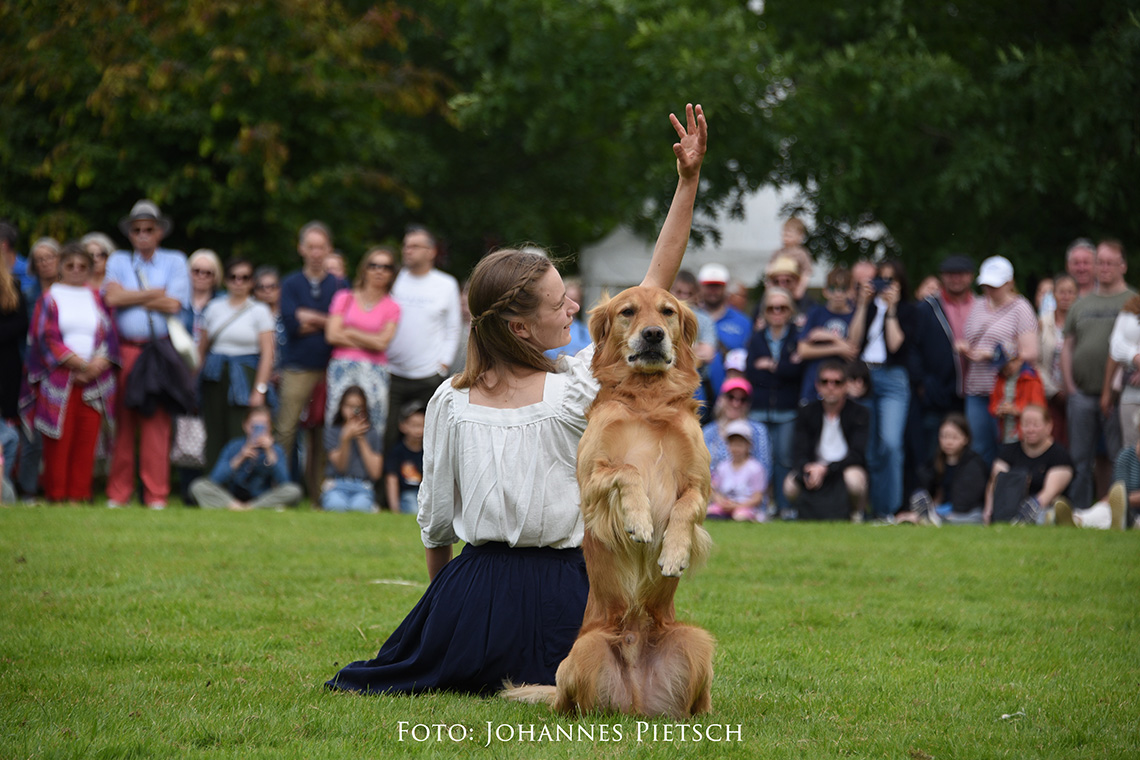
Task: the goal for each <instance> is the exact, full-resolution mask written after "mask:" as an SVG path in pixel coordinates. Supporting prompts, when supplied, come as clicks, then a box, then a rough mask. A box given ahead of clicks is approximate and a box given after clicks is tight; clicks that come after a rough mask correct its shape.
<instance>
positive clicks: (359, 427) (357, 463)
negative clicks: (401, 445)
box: [321, 385, 384, 512]
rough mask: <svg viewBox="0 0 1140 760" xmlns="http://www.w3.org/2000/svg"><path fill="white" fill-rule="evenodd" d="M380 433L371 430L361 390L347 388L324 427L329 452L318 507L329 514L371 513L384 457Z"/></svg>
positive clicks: (355, 387) (326, 447) (351, 386)
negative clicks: (331, 417)
mask: <svg viewBox="0 0 1140 760" xmlns="http://www.w3.org/2000/svg"><path fill="white" fill-rule="evenodd" d="M380 436H381V431H379V430H377V429H376V428H374V427H372V423H371V422H370V421H369V417H368V400H367V399H366V398H365V396H364V390H363V389H361V388H360V386H357V385H350V386H349V387H348V388H346V389H345V391H344V394H343V395H341V397H340V405H339V406H338V407H337V410H336V416H335V417H333V420H332V424H331V425H329V426H328V427H326V428H325V451H327V452H328V465H327V468H326V470H325V472H326V479H325V482H324V484H323V485H322V486H321V507H322V508H323V509H326V510H328V511H330V512H374V511H376V509H377V508H376V492H375V490H374V487H373V483H375V482H376V481H377V480H379V479H380V472H381V469H382V468H383V466H384V457H383V455H382V454H381V453H380V452H381V451H382V450H383V446H384V444H383V443H382V442H381V439H380Z"/></svg>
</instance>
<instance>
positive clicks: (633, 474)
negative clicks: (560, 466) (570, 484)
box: [581, 462, 653, 547]
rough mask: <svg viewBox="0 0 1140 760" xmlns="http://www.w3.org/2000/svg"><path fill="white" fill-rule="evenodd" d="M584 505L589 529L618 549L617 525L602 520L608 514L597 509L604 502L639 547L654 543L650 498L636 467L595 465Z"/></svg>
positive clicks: (600, 463) (586, 487) (584, 491)
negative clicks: (597, 505)
mask: <svg viewBox="0 0 1140 760" xmlns="http://www.w3.org/2000/svg"><path fill="white" fill-rule="evenodd" d="M581 498H582V506H583V512H584V515H583V516H584V517H585V521H586V527H588V528H590V529H591V530H593V531H594V533H595V535H597V536H598V538H599V539H600V540H602V541H603V542H604V543H605V544H606V545H607V546H610V547H617V546H619V545H620V544H618V542H617V536H618V533H617V530H616V527H617V526H616V525H614V524H612V523H609V524H605V523H602V522H601V521H602V520H604V519H605V517H606V515H604V514H597V513H598V512H600V511H601V510H599V509H598V508H597V507H596V506H593V505H596V504H598V503H601V502H602V500H603V499H604V500H605V501H606V503H608V504H609V506H610V509H609V510H608V514H609V517H610V519H611V520H617V519H619V518H620V520H621V528H622V530H624V531H625V532H626V533H627V534H628V535H629V537H630V538H632V539H633V540H634V541H636V542H637V543H639V544H648V543H650V542H652V541H653V516H652V514H651V512H650V510H649V496H648V494H646V492H645V486H644V484H643V483H642V479H641V474H640V473H639V472H638V470H637V468H636V467H633V466H632V465H628V464H627V465H616V466H615V465H612V464H609V463H603V462H598V463H595V465H594V469H593V472H591V473H590V478H589V480H588V481H587V483H586V484H585V486H584V487H583V488H582V497H581Z"/></svg>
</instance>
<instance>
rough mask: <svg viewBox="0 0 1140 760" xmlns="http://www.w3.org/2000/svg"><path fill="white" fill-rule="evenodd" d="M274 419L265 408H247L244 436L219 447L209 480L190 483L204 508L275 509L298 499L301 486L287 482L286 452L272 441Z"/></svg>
mask: <svg viewBox="0 0 1140 760" xmlns="http://www.w3.org/2000/svg"><path fill="white" fill-rule="evenodd" d="M272 423H273V418H272V416H271V414H270V412H269V408H268V407H266V406H254V407H250V410H249V412H247V413H246V416H245V421H244V422H243V423H242V428H243V430H244V431H245V435H244V436H239V437H238V438H234V439H232V440H231V441H230V442H229V443H227V444H226V445H225V446H224V447H223V448H222V453H221V454H220V455H219V456H218V463H217V464H216V465H214V469H213V471H212V472H211V473H210V476H209V477H208V478H198V479H197V480H195V481H194V482H193V483H191V484H190V493H192V494H193V495H194V498H195V499H196V500H197V501H198V506H200V507H202V508H204V509H230V510H233V511H235V512H244V511H247V510H251V509H278V508H281V507H286V506H293V505H295V504H297V502H299V501H300V500H301V487H300V486H299V485H297V484H296V483H293V482H290V480H289V468H288V466H287V465H286V462H285V452H284V450H283V449H282V448H281V446H280V445H279V444H278V443H277V442H276V441H275V440H274V439H273V424H272Z"/></svg>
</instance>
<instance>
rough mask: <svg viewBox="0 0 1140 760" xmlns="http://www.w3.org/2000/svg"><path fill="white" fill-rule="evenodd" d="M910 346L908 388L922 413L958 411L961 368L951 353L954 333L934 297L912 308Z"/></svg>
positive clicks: (960, 395) (960, 406) (960, 400)
mask: <svg viewBox="0 0 1140 760" xmlns="http://www.w3.org/2000/svg"><path fill="white" fill-rule="evenodd" d="M915 311H916V314H915V316H916V319H915V320H914V322H915V324H914V335H913V336H911V339H910V340H908V341H907V342H908V343H910V344H911V347H910V357H909V359H910V361H909V365H910V387H911V391H912V395H913V397H914V399H915V400H917V401H918V403H919V406H920V408H921V409H922V410H923V411H934V412H948V411H950V410H952V409H961V408H962V365H961V363H960V362H959V361H958V356H957V354H955V353H954V333H953V331H951V329H950V323H949V322H948V321H947V320H946V314H945V313H944V312H943V311H942V303H941V302H940V301H939V300H938V298H937V297H936V296H930V297H929V298H927V299H926V300H924V301H920V302H919V303H918V305H917V307H916V310H915Z"/></svg>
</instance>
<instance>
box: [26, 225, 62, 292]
mask: <svg viewBox="0 0 1140 760" xmlns="http://www.w3.org/2000/svg"><path fill="white" fill-rule="evenodd" d="M59 250H60V246H59V241H57V240H56V239H55V238H51V237H42V238H40V239H39V240H37V241H36V242H34V243H32V253H31V259H32V267H31V269H32V273H33V274H34V275H35V276H36V281H35V283H34V284H33V285H32V287H31V288H30V289H29V290H28V291H27V292H26V293H25V295H26V296H27V298H28V309H29V310H31V309H34V308H36V302H37V301H39V300H40V297H41V296H42V295H43V294H44V293H46V292H47V290H48V288H50V287H51V286H52V284H53V283H55V282H57V281H58V280H59Z"/></svg>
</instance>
